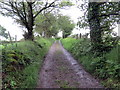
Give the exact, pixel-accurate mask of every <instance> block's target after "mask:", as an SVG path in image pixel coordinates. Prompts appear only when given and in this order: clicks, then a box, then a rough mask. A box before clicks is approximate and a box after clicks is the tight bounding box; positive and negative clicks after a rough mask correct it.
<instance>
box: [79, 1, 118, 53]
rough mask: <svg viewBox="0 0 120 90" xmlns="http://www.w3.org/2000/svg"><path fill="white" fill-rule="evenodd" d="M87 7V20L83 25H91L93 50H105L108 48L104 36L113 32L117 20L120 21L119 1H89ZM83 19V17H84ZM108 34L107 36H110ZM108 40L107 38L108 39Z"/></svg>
mask: <svg viewBox="0 0 120 90" xmlns="http://www.w3.org/2000/svg"><path fill="white" fill-rule="evenodd" d="M85 8H86V15H84V16H87V17H84V18H85V20H84V22H83V23H82V24H81V23H80V24H79V23H78V25H80V26H81V27H82V25H83V27H84V26H85V27H86V26H87V27H88V25H89V27H90V38H91V43H92V46H93V50H94V51H96V52H104V51H105V50H106V49H105V48H106V47H105V45H104V42H103V41H104V40H103V37H105V34H106V33H107V34H109V35H110V34H111V32H112V30H113V29H114V25H115V23H116V22H119V3H118V2H89V3H88V6H87V7H85ZM82 19H83V18H82ZM109 35H107V36H109ZM106 41H107V40H106ZM107 42H108V41H107Z"/></svg>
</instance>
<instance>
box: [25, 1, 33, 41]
mask: <svg viewBox="0 0 120 90" xmlns="http://www.w3.org/2000/svg"><path fill="white" fill-rule="evenodd" d="M33 26H34V18H33V11H32V2H28V27H27V30H28V35H27V39H28V40H32V41H33V40H34V36H33Z"/></svg>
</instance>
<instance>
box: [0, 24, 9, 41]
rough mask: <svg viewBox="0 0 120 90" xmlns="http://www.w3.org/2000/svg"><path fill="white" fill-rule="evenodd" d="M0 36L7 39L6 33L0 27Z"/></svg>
mask: <svg viewBox="0 0 120 90" xmlns="http://www.w3.org/2000/svg"><path fill="white" fill-rule="evenodd" d="M0 36H2V37H5V38H6V39H7V38H8V33H6V29H5V28H4V27H2V26H1V25H0Z"/></svg>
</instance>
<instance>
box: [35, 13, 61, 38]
mask: <svg viewBox="0 0 120 90" xmlns="http://www.w3.org/2000/svg"><path fill="white" fill-rule="evenodd" d="M35 23H36V27H35V31H36V32H38V33H39V34H42V33H44V36H45V37H51V36H56V35H57V33H58V30H59V29H58V24H57V16H55V15H54V14H53V13H46V12H44V13H43V14H41V15H39V16H38V18H37V19H36V22H35Z"/></svg>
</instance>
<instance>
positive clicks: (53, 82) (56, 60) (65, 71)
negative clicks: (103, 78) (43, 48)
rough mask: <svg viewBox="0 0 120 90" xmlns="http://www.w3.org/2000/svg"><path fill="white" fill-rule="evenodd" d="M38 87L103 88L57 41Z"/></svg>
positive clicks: (46, 62)
mask: <svg viewBox="0 0 120 90" xmlns="http://www.w3.org/2000/svg"><path fill="white" fill-rule="evenodd" d="M37 88H102V86H101V85H100V84H99V82H98V81H97V80H95V79H94V78H93V77H92V76H91V75H90V74H89V73H87V72H86V71H85V70H84V69H83V68H82V66H80V65H79V64H78V63H77V61H76V60H74V58H73V57H72V56H71V55H70V54H69V53H68V52H67V51H66V50H65V49H64V48H63V47H62V45H61V43H60V42H59V41H56V42H55V43H54V44H53V45H52V46H51V48H50V50H49V52H48V54H47V56H46V58H45V60H44V63H43V66H42V68H41V71H40V75H39V80H38V84H37Z"/></svg>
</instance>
